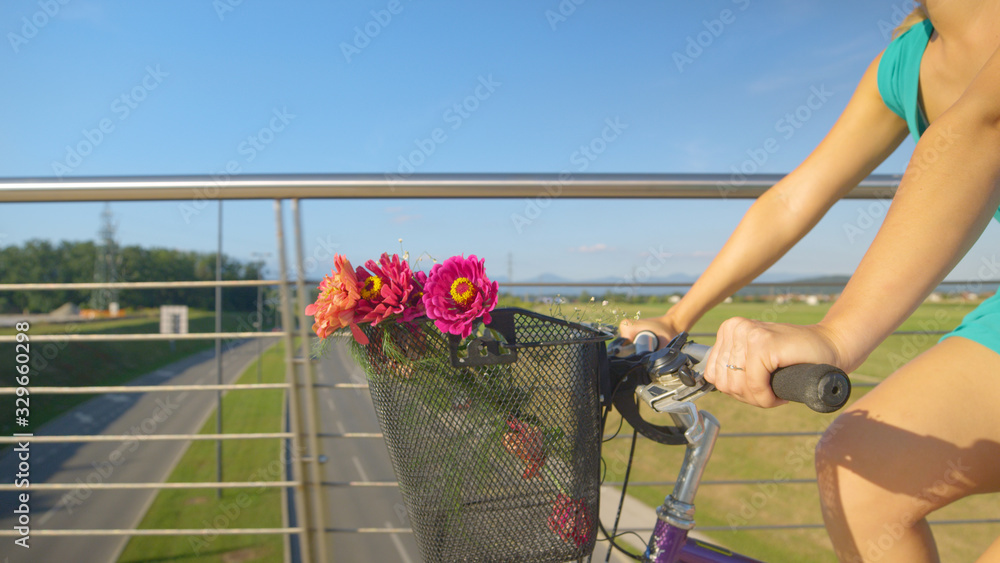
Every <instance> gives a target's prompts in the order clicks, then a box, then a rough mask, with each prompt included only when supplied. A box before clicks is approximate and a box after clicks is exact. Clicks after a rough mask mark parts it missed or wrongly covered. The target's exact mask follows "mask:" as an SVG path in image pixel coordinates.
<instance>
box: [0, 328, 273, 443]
mask: <svg viewBox="0 0 1000 563" xmlns="http://www.w3.org/2000/svg"><path fill="white" fill-rule="evenodd" d="M155 314H156V316H155V317H154V316H143V317H138V318H127V319H115V320H101V321H91V322H81V323H66V324H62V323H60V324H43V323H32V325H31V328H30V330H29V331H28V335H29V337H30V336H31V335H32V334H62V333H70V334H98V333H108V334H149V333H158V332H159V331H160V321H159V316H158V313H155ZM254 318H255V313H246V312H244V313H224V314H223V322H222V330H223V331H227V332H228V331H237V330H248V329H247V326H248V324H249V323H250V322H252V321H253V319H254ZM267 328H268V327H265V330H267ZM214 330H215V314H214V312H211V311H198V310H191V312H190V324H189V331H190V332H213V331H214ZM14 332H15V331H14V329H13V328H0V334H14ZM29 343H30V341H29ZM214 346H215V341H214V340H178V341H176V342H175V343H174V345H173V346H171V344H170V342H168V341H155V342H148V341H147V342H46V343H41V342H38V343H34V344H32V345H31V348H30V355H31V363H30V365H31V368H32V369H31V385H32V386H37V387H45V386H73V387H81V386H95V385H121V384H124V383H126V382H128V381H130V380H132V379H135V378H136V377H138V376H140V375H143V374H146V373H149V372H152V371H156V370H157V369H160V368H162V367H164V366H166V365H168V364H171V363H173V362H176V361H178V360H181V359H183V358H185V357H187V356H190V355H191V354H194V353H197V352H200V351H202V350H207V349H210V348H213V347H214ZM13 355H14V344H12V343H5V344H0V358H9V361H10V362H11V363H12V362H13ZM12 383H13V382H11V384H12ZM93 397H94V395H75V394H74V395H35V396H34V397H32V398H31V399H32V400H31V429H37V428H39V427H40V426H41V425H42V424H45V423H46V422H48V421H49V420H52V419H53V418H55V417H57V416H59V415H60V414H62V413H64V412H66V411H67V410H69V409H71V408H73V407H74V406H76V405H78V404H80V403H82V402H84V401H87V400H88V399H91V398H93ZM8 399H9V397H8ZM12 402H13V401H12V400H11V403H12ZM13 424H14V421H13V417H4V418H3V419H0V433H2V434H4V435H10V433H11V432H17V431H21V432H23V431H24V430H14V426H13Z"/></svg>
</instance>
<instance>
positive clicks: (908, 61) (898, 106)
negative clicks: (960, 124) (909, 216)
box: [878, 20, 1000, 221]
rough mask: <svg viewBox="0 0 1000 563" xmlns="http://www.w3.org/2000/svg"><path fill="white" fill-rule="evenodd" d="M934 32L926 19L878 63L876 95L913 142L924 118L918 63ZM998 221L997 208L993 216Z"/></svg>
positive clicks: (923, 125) (922, 128) (924, 126)
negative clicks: (907, 128)
mask: <svg viewBox="0 0 1000 563" xmlns="http://www.w3.org/2000/svg"><path fill="white" fill-rule="evenodd" d="M932 33H934V26H933V25H931V22H930V20H924V21H922V22H920V23H918V24H915V25H914V26H913V27H911V28H910V29H908V30H906V33H903V34H902V35H900V36H899V37H897V38H895V39H893V40H892V41H891V42H890V43H889V46H888V47H886V48H885V51H884V52H883V53H882V60H881V61H879V63H878V92H879V94H880V95H881V96H882V101H884V102H885V105H886V106H888V108H889V109H891V110H892V111H893V113H895V114H896V115H898V116H899V117H902V118H903V119H905V120H906V125H907V127H909V128H910V134H911V135H913V140H914V141H916V140H919V139H920V135H922V134H923V133H924V131H925V130H926V129H927V117H926V116H924V112H923V110H922V109H921V107H920V60H921V59H923V57H924V49H926V48H927V42H928V41H930V38H931V34H932ZM993 217H994V218H995V219H996V220H997V221H1000V209H997V212H996V213H994V214H993Z"/></svg>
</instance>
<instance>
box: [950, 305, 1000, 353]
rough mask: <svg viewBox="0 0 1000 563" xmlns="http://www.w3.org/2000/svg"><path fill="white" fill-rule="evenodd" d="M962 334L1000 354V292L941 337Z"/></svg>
mask: <svg viewBox="0 0 1000 563" xmlns="http://www.w3.org/2000/svg"><path fill="white" fill-rule="evenodd" d="M949 336H961V337H964V338H968V339H969V340H971V341H973V342H978V343H980V344H982V345H983V346H986V347H987V348H989V349H990V350H993V351H994V352H996V353H997V354H1000V293H996V294H994V295H993V296H992V297H990V298H989V299H987V300H986V301H983V302H982V303H980V304H979V306H978V307H976V308H975V309H973V310H972V312H971V313H969V314H968V315H966V316H965V318H964V319H962V324H960V325H958V327H956V328H955V330H953V331H951V332H949V333H948V334H946V335H944V336H942V337H941V340H944V339H945V338H948V337H949Z"/></svg>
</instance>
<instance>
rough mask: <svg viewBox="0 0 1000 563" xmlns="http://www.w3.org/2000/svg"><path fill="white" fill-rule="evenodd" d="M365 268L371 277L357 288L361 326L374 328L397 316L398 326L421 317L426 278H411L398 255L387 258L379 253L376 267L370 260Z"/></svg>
mask: <svg viewBox="0 0 1000 563" xmlns="http://www.w3.org/2000/svg"><path fill="white" fill-rule="evenodd" d="M365 267H367V268H368V269H369V270H371V271H372V275H371V276H369V277H368V278H367V279H365V280H364V282H362V286H361V288H360V294H361V300H360V301H359V302H358V314H359V315H360V316H361V319H362V322H371V323H372V325H377V324H378V323H380V322H382V321H384V320H386V319H388V318H390V317H393V316H397V317H398V318H397V321H399V322H407V321H411V320H413V319H414V318H416V317H419V316H421V315H423V314H424V306H423V303H422V301H421V296H422V294H423V293H422V292H423V286H424V282H425V281H426V280H427V274H425V273H423V272H417V273H416V275H414V273H413V271H412V270H410V265H409V264H408V263H407V262H406V261H404V260H400V259H399V255H398V254H393V255H392V257H390V256H389V255H388V254H386V253H382V257H381V258H379V261H378V262H377V263H376V262H375V261H374V260H369V261H367V262H365Z"/></svg>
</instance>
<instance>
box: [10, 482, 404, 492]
mask: <svg viewBox="0 0 1000 563" xmlns="http://www.w3.org/2000/svg"><path fill="white" fill-rule="evenodd" d="M320 485H321V486H323V487H398V486H399V481H322V482H320ZM0 490H2V489H0Z"/></svg>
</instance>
